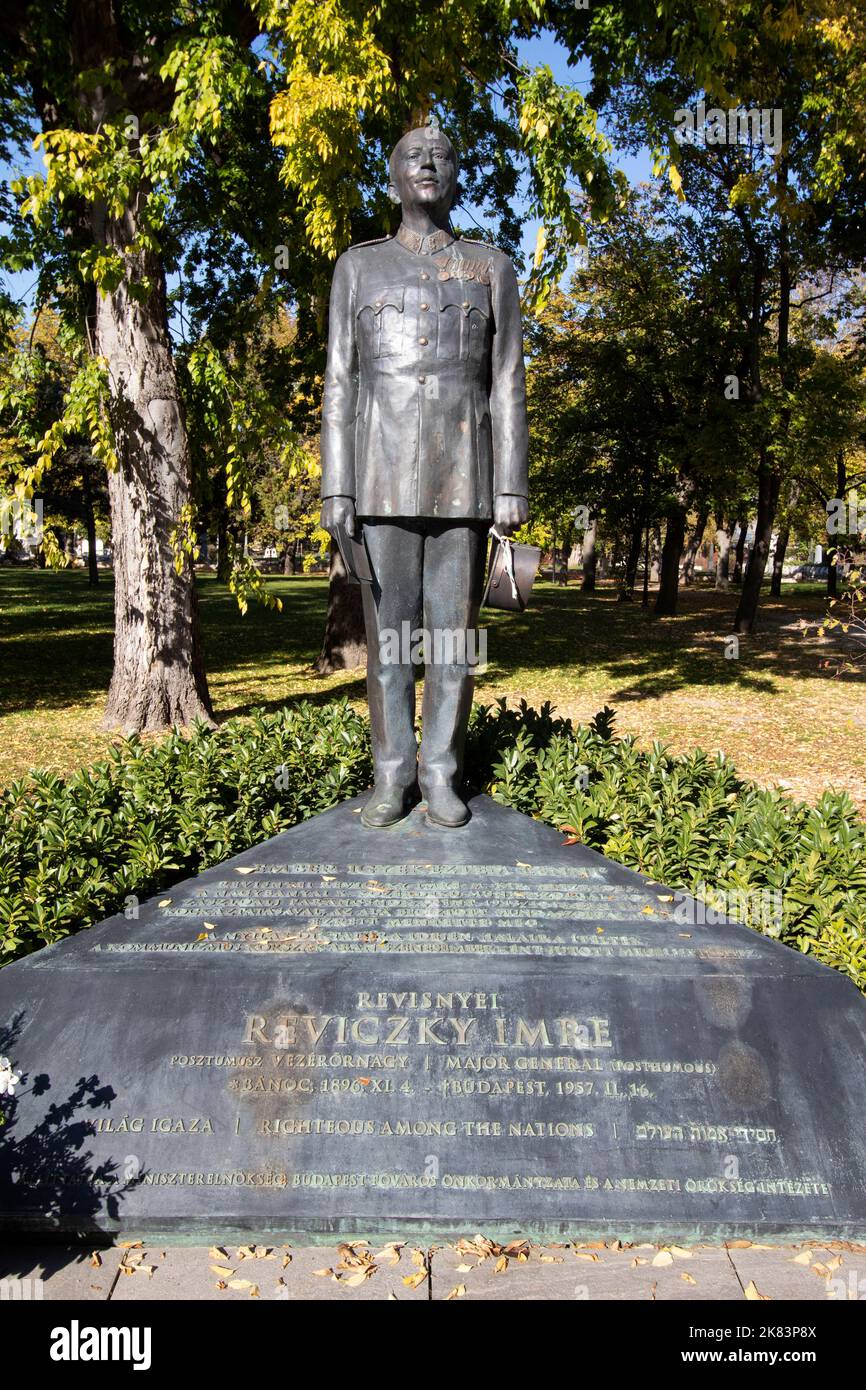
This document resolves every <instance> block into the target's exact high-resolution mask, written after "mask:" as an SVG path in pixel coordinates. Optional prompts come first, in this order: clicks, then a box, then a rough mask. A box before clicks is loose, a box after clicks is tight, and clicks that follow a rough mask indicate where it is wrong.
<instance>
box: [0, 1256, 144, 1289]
mask: <svg viewBox="0 0 866 1390" xmlns="http://www.w3.org/2000/svg"><path fill="white" fill-rule="evenodd" d="M122 1254H123V1251H122V1250H117V1249H114V1248H111V1249H108V1250H99V1251H93V1250H91V1249H88V1248H86V1247H85V1246H81V1245H42V1244H40V1245H5V1246H2V1247H0V1298H2V1299H4V1300H5V1299H12V1300H14V1299H19V1298H21V1299H26V1300H30V1299H39V1298H41V1299H43V1300H46V1301H52V1300H58V1299H73V1300H75V1301H76V1302H79V1301H81V1302H85V1301H89V1300H96V1301H98V1300H100V1299H108V1298H109V1297H110V1295H111V1289H112V1286H113V1284H114V1281H115V1278H116V1277H117V1269H118V1265H119V1264H120V1258H121V1255H122Z"/></svg>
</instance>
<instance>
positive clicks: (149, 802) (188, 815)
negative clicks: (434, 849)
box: [0, 701, 371, 961]
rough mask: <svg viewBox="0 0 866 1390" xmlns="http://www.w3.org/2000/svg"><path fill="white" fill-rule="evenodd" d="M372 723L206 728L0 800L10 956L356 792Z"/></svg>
mask: <svg viewBox="0 0 866 1390" xmlns="http://www.w3.org/2000/svg"><path fill="white" fill-rule="evenodd" d="M370 776H371V762H370V752H369V740H368V733H367V727H366V723H365V721H364V720H363V719H362V718H361V717H360V715H358V714H356V713H355V712H354V711H353V710H352V709H351V708H350V707H349V705H348V704H347V703H346V702H345V701H343V702H340V703H334V704H331V705H328V706H326V707H325V708H318V707H316V706H314V705H311V704H309V703H306V702H305V703H302V704H299V705H297V706H294V707H293V708H287V709H283V710H281V711H279V712H278V713H276V714H264V713H263V712H258V713H256V714H255V715H254V716H253V718H252V719H251V720H249V721H245V722H244V723H240V722H239V721H229V722H228V723H226V724H224V725H222V727H221V728H219V729H218V730H216V731H215V732H211V731H209V730H208V729H207V728H206V727H205V726H204V725H203V724H202V725H197V726H196V728H195V729H194V731H193V733H192V735H191V737H189V738H184V737H183V735H182V734H180V733H179V732H178V731H175V732H173V733H172V734H170V735H169V736H168V737H167V738H165V739H164V740H162V741H161V742H160V743H158V744H157V745H155V746H150V747H148V746H146V745H145V744H143V743H142V742H141V740H140V739H139V738H138V737H136V736H133V737H131V738H129V739H127V740H125V741H124V742H123V743H121V744H119V745H118V746H117V747H116V748H115V749H113V750H112V755H111V757H110V758H109V759H107V760H106V761H105V762H101V763H97V764H96V765H95V766H93V767H91V768H87V769H82V770H81V771H80V772H76V773H74V774H73V775H72V776H71V777H68V778H61V777H57V776H56V775H54V774H53V773H49V772H41V773H40V772H37V773H34V774H33V775H32V776H30V777H29V778H27V779H22V780H21V781H18V782H13V783H12V785H11V786H10V787H9V788H8V789H7V790H6V791H5V792H4V793H3V794H2V797H0V828H2V848H0V959H2V960H4V961H7V960H10V959H13V958H14V957H15V956H20V955H25V954H27V953H28V952H30V951H33V950H36V949H37V948H38V947H40V946H44V945H46V944H51V943H52V942H54V941H59V940H61V939H62V938H63V937H65V936H68V935H69V934H70V933H71V932H74V931H78V930H79V929H80V928H81V927H86V926H90V925H91V924H92V923H93V922H97V921H99V920H100V919H101V918H103V917H105V916H107V915H110V914H111V913H114V912H117V911H120V910H122V909H123V908H124V905H125V902H126V899H127V898H128V897H129V896H130V895H134V896H135V897H136V898H143V897H146V896H147V895H148V894H151V893H154V892H156V891H158V890H159V889H161V888H165V887H166V886H167V885H168V884H169V883H174V882H176V881H177V879H179V878H183V877H186V876H187V875H189V874H194V873H198V872H199V871H200V870H202V869H205V868H207V867H208V866H209V865H211V864H218V863H220V862H221V861H222V860H223V859H226V858H228V857H229V856H230V855H232V854H237V853H238V852H239V851H240V850H242V849H245V848H247V846H249V845H252V844H256V843H257V842H258V841H260V840H262V839H266V838H268V837H270V836H271V835H277V834H279V833H280V831H281V830H286V829H288V827H289V826H291V825H294V824H295V823H296V822H297V821H300V820H304V819H306V818H307V817H308V816H312V815H315V814H316V813H317V812H319V811H324V810H326V809H327V808H328V807H329V806H333V805H335V804H336V803H337V802H339V801H342V800H344V799H345V798H346V797H349V796H353V795H355V793H356V792H359V791H361V790H362V789H363V788H364V787H365V786H367V785H368V783H369V781H370Z"/></svg>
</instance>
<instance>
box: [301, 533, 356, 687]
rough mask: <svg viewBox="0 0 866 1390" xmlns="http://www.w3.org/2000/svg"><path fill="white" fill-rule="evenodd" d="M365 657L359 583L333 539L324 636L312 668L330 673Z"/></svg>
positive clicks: (319, 673) (350, 668)
mask: <svg viewBox="0 0 866 1390" xmlns="http://www.w3.org/2000/svg"><path fill="white" fill-rule="evenodd" d="M366 660H367V639H366V636H365V634H364V610H363V605H362V602H361V586H360V584H353V583H351V581H350V580H349V579H348V577H347V575H346V567H345V565H344V564H343V559H342V556H341V555H340V552H339V550H338V548H337V546H336V545H335V543H334V542H333V541H332V542H331V572H330V579H329V583H328V617H327V619H326V622H325V638H324V641H323V643H322V650H321V652H320V654H319V658H318V660H317V662H316V664H315V666H314V668H313V669H314V670H315V672H316V674H317V675H319V676H330V675H332V674H333V673H334V671H352V670H354V668H355V667H356V666H363V665H364V663H365V662H366Z"/></svg>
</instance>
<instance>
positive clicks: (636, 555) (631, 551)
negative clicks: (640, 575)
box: [618, 517, 643, 603]
mask: <svg viewBox="0 0 866 1390" xmlns="http://www.w3.org/2000/svg"><path fill="white" fill-rule="evenodd" d="M642 540H643V519H642V518H641V517H638V519H637V521H635V523H634V525H633V527H632V532H631V541H630V543H629V548H628V555H627V556H626V562H625V574H624V575H623V580H622V584H621V586H620V591H619V594H618V602H619V603H624V602H626V601H627V600H628V599H630V598H631V597H632V596H633V594H634V586H635V584H636V583H637V567H638V561H639V560H640V547H641V541H642Z"/></svg>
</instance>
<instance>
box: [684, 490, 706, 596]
mask: <svg viewBox="0 0 866 1390" xmlns="http://www.w3.org/2000/svg"><path fill="white" fill-rule="evenodd" d="M709 516H710V509H709V507H701V509H700V511H699V512H698V519H697V521H696V522H695V529H694V531H693V532H692V534H691V536H690V537H689V543H688V545H687V546H686V557H685V560H684V561H683V584H691V583H693V581H694V577H695V561H696V560H697V558H698V552H699V551H700V548H701V545H702V544H703V539H704V532H705V531H706V529H707V522H708V520H709Z"/></svg>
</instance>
